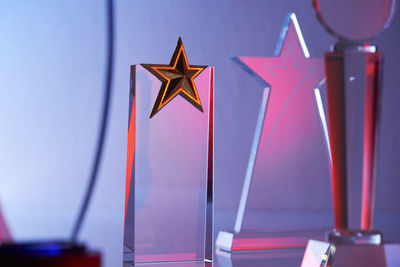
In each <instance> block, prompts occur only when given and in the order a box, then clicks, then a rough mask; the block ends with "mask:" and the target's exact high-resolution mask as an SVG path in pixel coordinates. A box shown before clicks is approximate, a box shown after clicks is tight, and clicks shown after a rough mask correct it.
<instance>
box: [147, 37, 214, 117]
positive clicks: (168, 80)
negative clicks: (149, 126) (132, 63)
mask: <svg viewBox="0 0 400 267" xmlns="http://www.w3.org/2000/svg"><path fill="white" fill-rule="evenodd" d="M142 66H143V67H144V68H146V69H147V70H148V71H150V72H151V73H152V74H153V75H154V76H156V77H157V78H158V79H159V80H160V81H161V82H162V84H161V88H160V92H159V93H158V96H157V99H156V101H155V103H154V107H153V110H152V112H151V114H150V118H152V117H153V116H154V115H155V114H156V113H157V112H159V111H160V110H161V109H162V108H163V107H164V106H165V105H166V104H167V103H168V102H170V101H171V100H172V99H173V98H174V97H175V96H177V95H180V96H182V97H183V98H185V99H186V100H187V101H188V102H190V103H191V104H192V105H193V106H195V107H196V108H197V109H198V110H200V111H201V112H203V107H202V106H201V102H200V98H199V94H198V92H197V89H196V84H195V83H194V78H195V77H196V76H197V75H199V74H200V73H201V72H202V71H203V70H204V69H205V68H206V67H207V66H195V65H189V63H188V60H187V57H186V53H185V49H184V48H183V43H182V39H181V38H180V37H179V40H178V44H177V46H176V48H175V52H174V54H173V55H172V58H171V62H170V63H169V65H159V64H142Z"/></svg>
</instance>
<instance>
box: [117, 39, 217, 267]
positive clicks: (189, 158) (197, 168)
mask: <svg viewBox="0 0 400 267" xmlns="http://www.w3.org/2000/svg"><path fill="white" fill-rule="evenodd" d="M213 83H214V68H213V67H208V66H197V65H190V64H189V63H188V59H187V57H186V53H185V50H184V47H183V44H182V40H181V39H180V38H179V41H178V44H177V47H176V49H175V52H174V54H173V56H172V59H171V62H170V64H169V65H160V64H141V65H134V66H131V88H130V109H129V110H130V113H129V129H128V156H127V173H126V199H125V200H126V202H125V231H124V263H132V264H135V265H137V264H141V263H156V262H193V263H201V264H202V263H203V264H206V263H207V262H211V261H212V231H213V217H212V216H213V202H212V200H213Z"/></svg>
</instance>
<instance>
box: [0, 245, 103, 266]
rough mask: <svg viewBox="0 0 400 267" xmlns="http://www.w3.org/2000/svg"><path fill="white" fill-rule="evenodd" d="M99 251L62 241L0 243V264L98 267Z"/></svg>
mask: <svg viewBox="0 0 400 267" xmlns="http://www.w3.org/2000/svg"><path fill="white" fill-rule="evenodd" d="M100 262H101V260H100V253H99V252H95V251H89V250H87V248H86V247H85V246H84V245H82V244H74V243H69V242H64V241H43V242H27V243H15V244H13V243H9V244H3V245H0V266H2V267H7V266H41V267H48V266H49V267H50V266H51V267H53V266H55V267H66V266H74V267H80V266H83V267H100Z"/></svg>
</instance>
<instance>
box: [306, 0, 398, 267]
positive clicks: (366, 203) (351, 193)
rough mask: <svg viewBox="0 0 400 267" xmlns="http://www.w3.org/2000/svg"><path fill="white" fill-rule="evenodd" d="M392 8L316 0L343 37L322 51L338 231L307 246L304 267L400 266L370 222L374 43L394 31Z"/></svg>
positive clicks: (378, 67) (379, 62)
mask: <svg viewBox="0 0 400 267" xmlns="http://www.w3.org/2000/svg"><path fill="white" fill-rule="evenodd" d="M394 6H395V1H391V0H386V1H344V0H340V1H329V0H314V7H315V10H316V13H317V18H318V19H319V21H320V22H321V23H322V25H323V26H324V27H325V29H327V31H328V32H329V33H331V34H333V35H334V36H335V37H337V40H338V41H337V43H335V44H334V45H333V46H332V48H331V51H330V52H327V53H325V72H326V102H327V109H326V110H327V117H328V132H329V141H330V150H331V159H330V163H331V180H332V195H333V208H334V222H335V229H334V230H333V231H331V232H329V234H328V237H327V238H328V241H329V243H326V242H316V241H310V243H309V244H308V247H307V250H306V254H305V256H304V258H303V265H302V266H327V265H329V266H395V265H396V264H395V265H393V264H394V262H397V265H398V264H400V256H395V255H400V245H399V244H389V243H385V242H383V237H382V234H381V233H380V232H379V231H376V230H374V229H373V224H372V223H373V207H374V185H375V176H376V169H377V159H376V155H377V153H376V152H377V147H378V134H379V106H380V103H379V102H380V95H381V83H382V71H383V56H382V54H381V53H380V52H378V50H377V48H376V46H375V45H373V44H371V42H372V40H373V38H374V37H375V36H376V35H377V34H378V33H380V32H381V31H382V30H383V29H384V28H386V27H388V26H389V24H390V22H391V20H392V17H393V14H394ZM321 259H323V260H322V261H321ZM397 265H396V266H397Z"/></svg>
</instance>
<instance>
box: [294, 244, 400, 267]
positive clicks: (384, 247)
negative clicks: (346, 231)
mask: <svg viewBox="0 0 400 267" xmlns="http://www.w3.org/2000/svg"><path fill="white" fill-rule="evenodd" d="M301 266H302V267H314V266H315V267H317V266H318V267H320V266H331V267H344V266H364V267H376V266H383V267H392V266H393V267H394V266H400V244H399V243H389V242H387V243H383V244H381V245H371V244H363V245H360V244H358V245H357V244H352V245H351V244H334V243H329V242H321V241H316V240H310V241H309V242H308V245H307V248H306V252H305V254H304V257H303V261H302V263H301Z"/></svg>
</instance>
